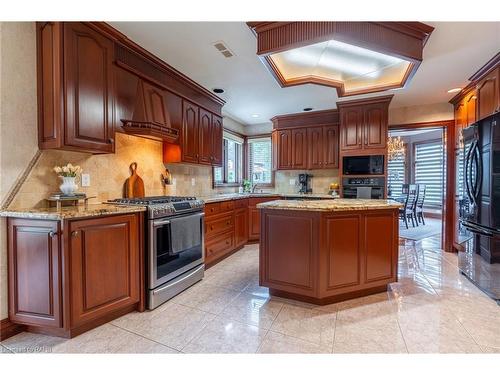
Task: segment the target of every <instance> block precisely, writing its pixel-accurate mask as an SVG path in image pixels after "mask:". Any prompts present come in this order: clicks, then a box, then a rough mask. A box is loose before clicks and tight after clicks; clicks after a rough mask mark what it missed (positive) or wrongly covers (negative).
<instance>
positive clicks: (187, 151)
mask: <svg viewBox="0 0 500 375" xmlns="http://www.w3.org/2000/svg"><path fill="white" fill-rule="evenodd" d="M198 116H199V108H198V106H197V105H195V104H193V103H191V102H189V101H187V100H183V101H182V135H181V148H182V161H185V162H188V163H198V160H199V156H200V151H199V144H200V128H199V120H198V118H199V117H198Z"/></svg>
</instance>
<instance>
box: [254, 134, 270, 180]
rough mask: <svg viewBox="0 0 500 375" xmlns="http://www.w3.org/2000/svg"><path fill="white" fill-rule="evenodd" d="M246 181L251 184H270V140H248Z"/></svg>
mask: <svg viewBox="0 0 500 375" xmlns="http://www.w3.org/2000/svg"><path fill="white" fill-rule="evenodd" d="M248 179H249V180H250V182H251V183H252V184H270V183H271V182H272V152H271V138H267V137H266V138H254V139H249V140H248Z"/></svg>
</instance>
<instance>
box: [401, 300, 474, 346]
mask: <svg viewBox="0 0 500 375" xmlns="http://www.w3.org/2000/svg"><path fill="white" fill-rule="evenodd" d="M398 320H399V325H400V327H401V331H402V333H403V337H404V340H405V342H406V346H407V348H408V351H409V352H410V353H480V352H481V349H480V348H479V346H478V345H477V344H476V343H475V342H474V340H473V339H472V337H471V336H470V335H469V334H468V333H467V331H466V330H465V329H464V327H463V326H462V324H460V322H459V321H458V320H457V319H456V317H455V316H454V315H453V314H452V313H451V312H450V311H449V309H448V308H446V307H445V306H443V305H441V304H434V305H425V306H415V305H406V306H405V307H404V309H403V310H402V311H400V312H399V315H398Z"/></svg>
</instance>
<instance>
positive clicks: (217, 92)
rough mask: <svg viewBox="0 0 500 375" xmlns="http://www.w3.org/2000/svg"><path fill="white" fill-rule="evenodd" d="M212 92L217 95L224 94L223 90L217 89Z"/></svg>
mask: <svg viewBox="0 0 500 375" xmlns="http://www.w3.org/2000/svg"><path fill="white" fill-rule="evenodd" d="M212 91H213V92H215V93H216V94H222V93H223V92H224V90H223V89H217V88H216V89H213V90H212Z"/></svg>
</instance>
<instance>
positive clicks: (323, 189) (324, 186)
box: [274, 169, 339, 194]
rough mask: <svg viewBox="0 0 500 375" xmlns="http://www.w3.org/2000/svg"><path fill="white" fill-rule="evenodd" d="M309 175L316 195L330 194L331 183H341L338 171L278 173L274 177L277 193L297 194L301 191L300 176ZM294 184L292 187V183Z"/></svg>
mask: <svg viewBox="0 0 500 375" xmlns="http://www.w3.org/2000/svg"><path fill="white" fill-rule="evenodd" d="M301 173H307V174H310V175H312V176H313V177H312V178H311V188H312V192H313V193H315V194H325V193H328V190H329V186H330V183H332V182H337V183H338V182H339V170H338V169H318V170H312V171H295V170H294V171H276V174H275V176H274V180H275V188H274V189H275V191H277V192H280V193H297V192H298V191H299V174H301ZM290 180H294V184H293V185H291V181H290Z"/></svg>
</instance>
